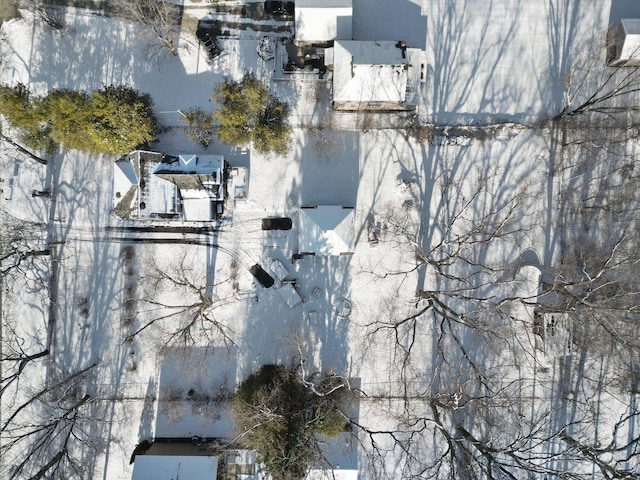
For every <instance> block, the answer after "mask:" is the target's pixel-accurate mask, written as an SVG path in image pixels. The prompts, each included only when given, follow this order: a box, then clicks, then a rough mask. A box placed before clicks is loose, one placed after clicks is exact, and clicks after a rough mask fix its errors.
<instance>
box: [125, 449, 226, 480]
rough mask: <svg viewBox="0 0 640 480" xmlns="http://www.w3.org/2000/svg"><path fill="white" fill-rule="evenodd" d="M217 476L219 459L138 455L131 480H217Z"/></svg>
mask: <svg viewBox="0 0 640 480" xmlns="http://www.w3.org/2000/svg"><path fill="white" fill-rule="evenodd" d="M217 474H218V458H217V457H204V456H177V455H176V456H174V455H138V456H136V459H135V462H134V464H133V475H132V477H131V480H177V479H179V478H185V479H198V480H215V479H216V477H217Z"/></svg>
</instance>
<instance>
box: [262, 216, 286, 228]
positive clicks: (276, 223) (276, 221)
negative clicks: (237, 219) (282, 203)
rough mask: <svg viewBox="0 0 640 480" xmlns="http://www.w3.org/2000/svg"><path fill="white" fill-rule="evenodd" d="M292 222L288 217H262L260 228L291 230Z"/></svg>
mask: <svg viewBox="0 0 640 480" xmlns="http://www.w3.org/2000/svg"><path fill="white" fill-rule="evenodd" d="M292 225H293V223H292V222H291V219H290V218H287V217H280V218H263V219H262V230H291V226H292Z"/></svg>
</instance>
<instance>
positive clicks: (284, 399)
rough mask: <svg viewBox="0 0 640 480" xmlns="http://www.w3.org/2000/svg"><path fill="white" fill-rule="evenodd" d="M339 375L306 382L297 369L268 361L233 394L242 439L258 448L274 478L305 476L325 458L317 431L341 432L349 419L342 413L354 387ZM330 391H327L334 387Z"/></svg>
mask: <svg viewBox="0 0 640 480" xmlns="http://www.w3.org/2000/svg"><path fill="white" fill-rule="evenodd" d="M340 382H342V380H341V379H340V378H339V377H332V376H330V377H325V378H323V379H321V380H320V381H319V382H316V383H314V384H315V385H316V387H315V389H316V391H317V392H318V393H315V392H313V391H312V390H311V389H310V388H308V387H307V386H305V385H304V384H303V383H302V381H301V379H300V378H299V376H298V372H297V371H296V369H295V368H289V367H285V366H283V365H264V366H262V368H261V369H260V370H258V372H256V373H254V374H253V375H251V376H250V377H249V378H247V379H246V380H245V381H244V382H243V383H242V384H241V385H240V386H239V388H238V391H237V393H236V394H235V396H234V399H233V412H234V417H235V421H236V426H237V428H238V429H239V432H238V433H239V436H240V442H241V443H243V444H244V446H246V447H247V448H249V449H252V450H255V451H256V452H257V453H258V456H259V458H260V461H261V462H262V463H263V464H264V465H265V467H266V469H267V471H268V472H269V473H270V474H271V476H272V477H273V478H274V480H294V479H301V478H304V477H305V475H306V473H307V471H308V469H309V467H311V466H312V465H313V464H314V463H316V462H318V461H319V460H320V459H321V452H320V446H319V443H318V438H317V435H316V434H318V433H321V434H323V435H325V436H329V437H331V436H336V435H337V434H339V433H340V432H342V431H344V429H345V425H346V421H345V418H344V416H343V415H342V414H341V413H340V412H341V411H342V410H344V406H345V405H346V403H347V401H348V395H349V390H348V389H347V388H338V389H335V387H336V386H339V384H340ZM330 391H331V393H327V394H325V393H324V392H330Z"/></svg>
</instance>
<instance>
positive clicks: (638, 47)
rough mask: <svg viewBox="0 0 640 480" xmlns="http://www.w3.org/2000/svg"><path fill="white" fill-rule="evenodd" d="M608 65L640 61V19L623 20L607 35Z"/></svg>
mask: <svg viewBox="0 0 640 480" xmlns="http://www.w3.org/2000/svg"><path fill="white" fill-rule="evenodd" d="M607 43H608V48H609V58H608V61H609V63H615V62H625V61H629V60H631V61H632V62H633V63H634V64H635V63H637V62H639V61H640V18H624V19H622V20H620V23H619V24H617V25H616V26H615V27H613V28H612V29H611V30H610V31H609V33H608V40H607Z"/></svg>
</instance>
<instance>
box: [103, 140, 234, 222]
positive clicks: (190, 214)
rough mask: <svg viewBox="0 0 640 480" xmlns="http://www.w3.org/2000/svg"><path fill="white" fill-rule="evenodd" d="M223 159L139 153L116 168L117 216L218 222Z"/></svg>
mask: <svg viewBox="0 0 640 480" xmlns="http://www.w3.org/2000/svg"><path fill="white" fill-rule="evenodd" d="M223 173H224V158H223V157H222V156H221V155H200V156H197V155H179V156H171V155H163V154H161V153H157V152H143V151H139V150H136V151H134V152H131V153H130V154H129V155H127V156H126V157H124V158H122V159H120V160H118V161H117V162H116V163H115V165H114V175H113V178H114V197H113V205H114V212H115V213H116V214H117V215H118V216H119V217H121V218H151V217H156V216H158V217H161V218H167V217H174V218H175V217H177V216H178V214H180V206H181V205H182V218H183V219H184V220H194V221H207V220H211V219H212V218H215V216H216V213H215V211H214V205H213V203H212V202H214V201H219V200H222V199H224V196H225V187H224V183H223V180H224V174H223Z"/></svg>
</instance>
